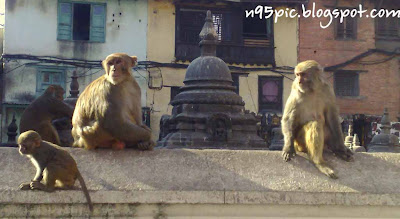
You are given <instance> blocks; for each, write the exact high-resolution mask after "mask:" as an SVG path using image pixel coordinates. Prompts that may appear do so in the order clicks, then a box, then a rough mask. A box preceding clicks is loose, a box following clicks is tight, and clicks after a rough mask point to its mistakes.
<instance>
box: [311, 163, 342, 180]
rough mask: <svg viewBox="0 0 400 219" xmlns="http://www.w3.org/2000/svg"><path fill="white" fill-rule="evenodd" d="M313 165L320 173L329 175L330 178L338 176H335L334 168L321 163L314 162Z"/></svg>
mask: <svg viewBox="0 0 400 219" xmlns="http://www.w3.org/2000/svg"><path fill="white" fill-rule="evenodd" d="M315 166H316V167H317V168H318V169H319V171H321V173H323V174H325V175H327V176H329V177H330V178H332V179H337V178H338V177H337V176H336V173H335V171H334V170H332V169H331V168H330V167H328V166H325V165H321V164H315Z"/></svg>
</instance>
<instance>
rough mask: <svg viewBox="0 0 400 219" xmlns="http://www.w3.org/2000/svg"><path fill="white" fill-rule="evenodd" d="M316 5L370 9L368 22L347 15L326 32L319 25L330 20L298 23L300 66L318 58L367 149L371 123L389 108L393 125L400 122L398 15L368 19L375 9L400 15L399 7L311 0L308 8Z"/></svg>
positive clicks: (397, 4) (389, 3) (393, 3)
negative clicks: (396, 11)
mask: <svg viewBox="0 0 400 219" xmlns="http://www.w3.org/2000/svg"><path fill="white" fill-rule="evenodd" d="M313 4H314V5H315V8H316V10H319V9H321V10H324V11H325V10H330V11H333V10H334V9H339V10H346V9H349V10H353V9H359V7H360V5H361V7H362V8H363V9H364V10H367V11H366V13H365V14H364V15H363V17H359V16H355V17H354V18H353V17H352V16H347V17H345V18H344V19H343V22H342V23H340V20H339V19H334V20H333V22H332V24H331V25H329V26H328V27H327V28H321V27H320V22H321V23H322V24H327V23H329V18H301V19H300V22H299V32H300V39H299V61H304V60H307V59H314V60H316V61H318V62H319V63H320V64H321V65H322V66H323V67H325V72H326V77H327V78H329V80H330V81H331V83H332V85H333V87H334V89H335V93H336V97H337V102H338V105H339V107H340V112H341V114H342V116H343V118H345V119H346V118H347V119H349V120H351V122H353V123H354V132H355V133H357V134H358V136H361V140H362V144H363V145H365V144H366V143H368V142H367V141H368V140H369V139H368V138H370V136H369V137H368V135H371V134H370V133H371V132H370V131H371V128H372V127H371V126H370V125H371V122H375V121H376V118H379V117H380V116H381V115H382V113H383V110H384V108H388V111H389V114H390V120H391V121H397V120H398V117H399V113H400V71H399V67H400V65H399V54H400V51H399V50H398V49H399V47H400V26H399V25H400V23H399V21H400V19H399V16H398V15H396V16H395V17H392V16H389V17H388V18H379V17H377V18H371V16H369V17H367V16H366V15H367V14H368V15H370V12H371V11H372V10H373V9H375V10H377V12H379V11H380V10H391V9H394V10H399V9H400V2H398V1H378V0H377V1H373V0H370V1H345V0H339V1H333V0H332V1H328V0H312V1H309V2H308V5H307V8H308V9H312V8H313ZM382 14H383V13H382ZM384 17H386V14H385V15H384ZM345 128H347V127H345ZM364 141H365V142H364Z"/></svg>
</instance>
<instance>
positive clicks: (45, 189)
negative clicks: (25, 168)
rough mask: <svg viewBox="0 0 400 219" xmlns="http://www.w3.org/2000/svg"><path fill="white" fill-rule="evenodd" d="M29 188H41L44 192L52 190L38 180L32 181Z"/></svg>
mask: <svg viewBox="0 0 400 219" xmlns="http://www.w3.org/2000/svg"><path fill="white" fill-rule="evenodd" d="M30 186H31V189H33V190H42V191H46V192H51V191H52V190H51V189H49V188H47V187H46V186H45V185H43V184H42V183H41V182H38V181H32V182H31V183H30Z"/></svg>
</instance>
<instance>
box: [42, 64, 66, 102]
mask: <svg viewBox="0 0 400 219" xmlns="http://www.w3.org/2000/svg"><path fill="white" fill-rule="evenodd" d="M36 81H37V83H36V96H40V95H42V94H43V92H44V91H45V90H46V89H47V87H48V86H49V85H51V84H56V85H60V86H61V87H63V88H64V90H65V71H64V70H63V69H57V68H51V67H39V68H38V74H37V76H36Z"/></svg>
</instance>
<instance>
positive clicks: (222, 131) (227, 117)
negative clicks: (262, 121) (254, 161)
mask: <svg viewBox="0 0 400 219" xmlns="http://www.w3.org/2000/svg"><path fill="white" fill-rule="evenodd" d="M200 38H201V42H200V47H201V56H200V57H198V58H196V59H195V60H193V61H192V62H191V64H190V65H189V67H188V68H187V71H186V75H185V80H184V81H183V82H184V84H185V86H183V87H182V88H180V93H179V94H177V95H176V96H175V98H174V99H173V100H172V101H171V105H172V106H173V109H172V115H171V116H170V117H168V116H163V118H162V121H160V124H161V132H160V140H159V142H158V146H159V147H166V148H197V149H203V148H218V149H267V148H268V146H267V144H266V142H265V141H264V140H263V139H262V138H260V137H259V136H258V135H257V122H259V119H257V118H256V117H255V115H254V114H252V113H248V112H246V111H245V108H244V102H243V100H242V97H240V96H239V95H238V94H236V93H235V87H234V86H233V85H232V83H233V81H232V76H231V72H230V70H229V68H228V66H227V65H226V63H225V62H224V61H223V60H221V59H220V58H218V57H216V46H217V44H218V40H217V39H218V38H217V34H216V32H215V29H214V26H213V22H212V16H211V12H209V11H208V12H207V18H206V22H205V24H204V27H203V29H202V31H201V32H200Z"/></svg>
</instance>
